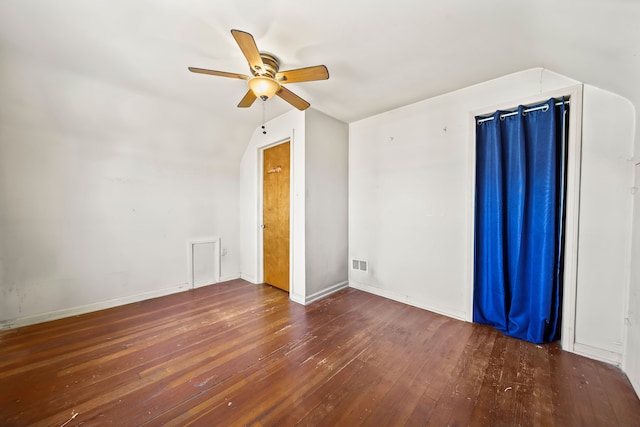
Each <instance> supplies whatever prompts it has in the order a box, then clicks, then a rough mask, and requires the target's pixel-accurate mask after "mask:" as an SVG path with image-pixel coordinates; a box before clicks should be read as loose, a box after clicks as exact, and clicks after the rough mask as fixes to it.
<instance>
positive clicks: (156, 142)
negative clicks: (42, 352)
mask: <svg viewBox="0 0 640 427" xmlns="http://www.w3.org/2000/svg"><path fill="white" fill-rule="evenodd" d="M33 77H35V76H31V79H29V80H24V79H21V78H20V75H19V74H15V75H11V76H5V79H3V80H2V88H3V91H4V93H5V94H8V93H11V95H12V97H13V98H12V99H19V100H20V101H19V102H13V103H5V104H3V107H2V111H1V112H2V114H1V115H0V328H6V327H11V326H14V325H21V324H28V323H33V322H37V321H42V320H47V319H50V318H55V317H61V316H65V315H70V314H75V313H79V312H84V311H90V310H94V309H97V308H103V307H107V306H112V305H117V304H121V303H123V302H129V301H135V300H141V299H145V298H148V297H152V296H156V295H161V294H166V293H171V292H176V291H178V290H181V289H184V288H185V287H186V286H187V283H188V282H189V280H188V263H187V242H188V241H189V240H191V239H197V238H202V237H211V236H217V237H220V238H221V239H222V244H223V246H224V247H225V248H227V255H226V256H225V257H223V258H222V276H223V277H237V276H238V275H239V259H240V258H239V241H238V221H237V215H236V209H237V206H238V202H237V200H238V196H237V194H238V179H237V173H238V165H237V164H233V163H232V164H230V163H229V162H228V160H227V158H226V157H224V156H219V153H217V152H215V151H214V150H213V149H212V146H213V144H211V141H212V139H213V138H215V134H216V132H215V129H214V128H212V127H211V126H209V125H207V117H206V114H205V113H203V112H202V111H200V110H198V109H196V108H190V107H188V106H186V105H183V104H178V103H175V102H173V101H171V100H163V99H160V98H157V97H155V96H153V95H151V94H146V93H142V92H137V91H133V90H131V89H128V88H126V87H124V86H121V87H115V86H111V85H108V84H106V83H104V82H101V81H100V80H97V79H93V78H89V77H83V76H80V75H77V74H74V73H71V72H66V71H62V70H51V72H50V73H49V74H48V75H47V76H39V77H38V78H33ZM159 118H160V120H159Z"/></svg>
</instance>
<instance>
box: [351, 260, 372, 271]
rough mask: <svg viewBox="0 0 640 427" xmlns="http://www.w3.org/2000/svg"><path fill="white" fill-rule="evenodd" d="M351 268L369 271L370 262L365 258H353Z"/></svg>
mask: <svg viewBox="0 0 640 427" xmlns="http://www.w3.org/2000/svg"><path fill="white" fill-rule="evenodd" d="M351 268H352V269H353V270H358V271H367V270H368V269H369V263H368V262H367V261H365V260H363V259H352V260H351Z"/></svg>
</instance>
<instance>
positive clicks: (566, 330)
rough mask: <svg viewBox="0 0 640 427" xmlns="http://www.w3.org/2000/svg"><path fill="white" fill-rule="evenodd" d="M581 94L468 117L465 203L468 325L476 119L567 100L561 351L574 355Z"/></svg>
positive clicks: (561, 92) (575, 89)
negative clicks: (527, 106) (502, 111)
mask: <svg viewBox="0 0 640 427" xmlns="http://www.w3.org/2000/svg"><path fill="white" fill-rule="evenodd" d="M582 91H583V85H582V84H578V85H574V86H569V87H567V88H563V89H558V90H554V91H550V92H545V93H541V94H538V95H535V96H532V97H529V98H526V99H520V100H516V101H512V102H508V103H507V102H503V103H500V104H498V105H493V106H490V107H486V108H482V109H480V110H476V111H472V112H470V113H469V141H470V143H469V155H468V159H469V161H468V165H467V166H468V176H469V184H468V185H469V187H468V188H469V191H468V192H467V194H468V199H467V229H468V230H469V232H468V233H467V236H468V237H467V239H468V240H467V286H466V291H467V296H466V301H467V321H469V322H472V321H473V276H474V271H475V250H474V239H475V237H474V236H475V193H476V133H475V128H476V119H475V118H476V116H484V115H489V114H492V113H494V112H495V111H496V110H506V109H512V108H513V107H514V106H518V105H533V104H539V103H542V102H545V101H547V100H548V99H549V98H561V97H563V96H565V97H569V98H570V103H571V106H570V108H569V136H568V141H567V183H566V196H565V208H566V213H565V215H566V216H565V243H564V271H563V288H562V293H563V296H562V325H561V333H560V335H561V336H560V342H561V345H562V348H563V349H564V350H567V351H570V352H575V350H574V347H575V324H576V292H577V284H578V282H577V281H578V225H579V217H580V167H581V157H582Z"/></svg>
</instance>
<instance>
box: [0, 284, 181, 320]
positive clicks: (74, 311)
mask: <svg viewBox="0 0 640 427" xmlns="http://www.w3.org/2000/svg"><path fill="white" fill-rule="evenodd" d="M188 289H190V288H189V284H188V283H182V284H180V285H177V286H175V287H171V288H164V289H158V290H154V291H150V292H143V293H141V294H136V295H129V296H126V297H122V298H116V299H112V300H108V301H101V302H96V303H92V304H87V305H81V306H78V307H71V308H65V309H62V310H56V311H50V312H47V313H41V314H35V315H33V316H26V317H19V318H16V319H9V320H3V321H0V331H3V330H7V329H14V328H19V327H21V326H29V325H35V324H36V323H42V322H48V321H51V320H57V319H62V318H64V317H71V316H78V315H80V314H85V313H90V312H92V311H98V310H104V309H107V308H112V307H117V306H119V305H125V304H131V303H133V302H139V301H144V300H148V299H152V298H158V297H163V296H165V295H170V294H175V293H178V292H183V291H186V290H188Z"/></svg>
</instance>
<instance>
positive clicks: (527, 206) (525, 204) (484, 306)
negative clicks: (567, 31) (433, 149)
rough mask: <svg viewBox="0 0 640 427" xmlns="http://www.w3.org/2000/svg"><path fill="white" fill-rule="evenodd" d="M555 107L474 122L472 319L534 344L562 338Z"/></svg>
mask: <svg viewBox="0 0 640 427" xmlns="http://www.w3.org/2000/svg"><path fill="white" fill-rule="evenodd" d="M555 104H556V100H555V99H550V100H549V101H547V102H546V103H544V104H540V105H538V106H533V107H523V106H520V107H518V111H517V114H511V115H509V114H508V113H509V112H506V111H496V112H495V114H494V115H493V119H492V120H486V121H481V122H479V119H481V118H480V117H478V118H476V119H477V120H476V123H477V125H476V205H475V209H476V211H475V271H474V307H473V319H474V321H475V322H478V323H483V324H488V325H492V326H494V327H495V328H497V329H499V330H500V331H502V332H504V333H505V334H506V335H509V336H513V337H516V338H520V339H524V340H527V341H531V342H534V343H543V342H551V341H554V340H556V339H558V338H559V336H560V315H561V304H562V294H561V292H562V269H563V265H562V259H563V257H562V247H563V225H564V182H565V165H566V149H565V135H566V129H565V125H564V122H565V120H564V113H565V110H566V104H565V103H564V102H562V103H561V105H560V106H555ZM537 107H541V108H539V109H536V108H537ZM525 110H533V111H528V112H527V111H525Z"/></svg>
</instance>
